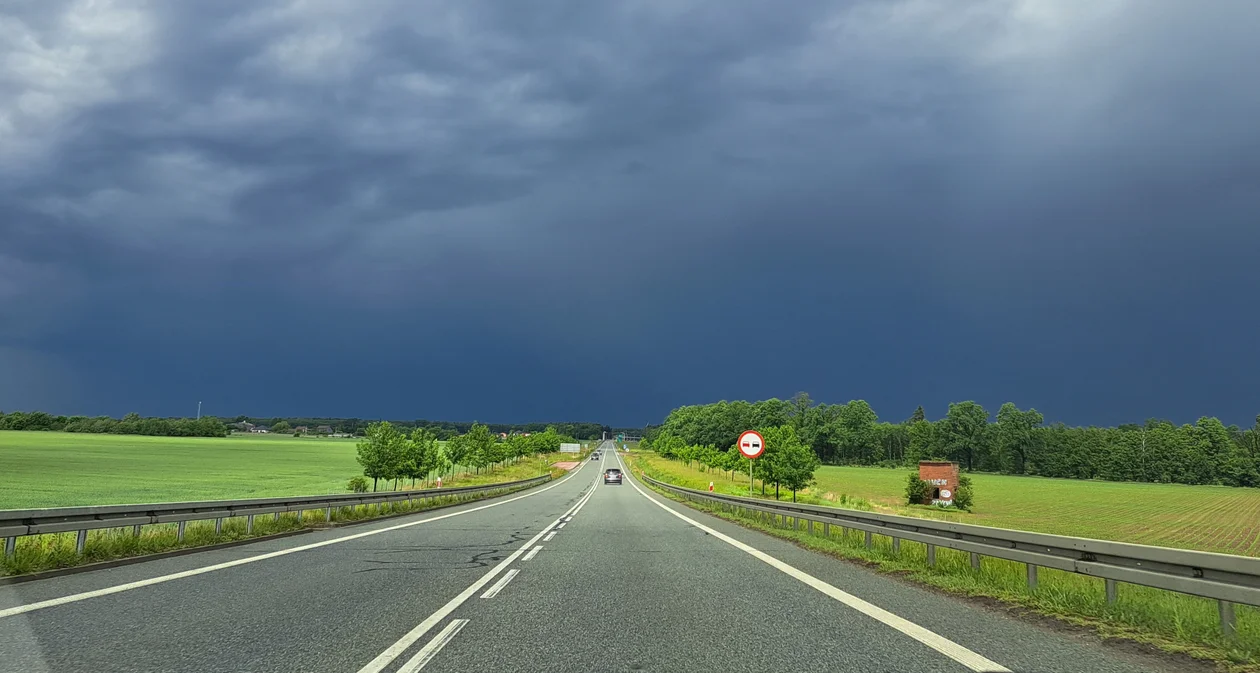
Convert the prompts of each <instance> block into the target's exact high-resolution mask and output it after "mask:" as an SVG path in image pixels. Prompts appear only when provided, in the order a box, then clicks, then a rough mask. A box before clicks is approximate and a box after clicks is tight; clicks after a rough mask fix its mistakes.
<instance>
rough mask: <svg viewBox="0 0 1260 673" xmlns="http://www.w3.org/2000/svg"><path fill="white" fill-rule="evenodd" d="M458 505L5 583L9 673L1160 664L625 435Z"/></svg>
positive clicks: (3, 645)
mask: <svg viewBox="0 0 1260 673" xmlns="http://www.w3.org/2000/svg"><path fill="white" fill-rule="evenodd" d="M601 448H602V449H603V458H602V460H600V461H589V460H588V461H585V462H583V463H582V464H581V465H580V466H579V467H578V468H577V469H576V470H574V471H573V472H571V473H570V474H569V475H567V476H566V477H564V478H562V479H560V480H557V481H555V482H552V483H550V484H547V485H545V486H542V487H539V488H535V489H531V490H529V491H524V492H518V493H515V494H512V495H509V496H504V497H501V498H496V499H493V500H485V501H481V502H477V503H471V504H467V505H463V506H460V507H457V508H450V509H444V510H437V511H434V512H428V513H422V514H416V515H410V516H407V517H402V518H395V519H390V520H386V521H379V522H374V523H372V524H367V525H363V526H355V527H347V528H340V529H334V530H328V531H319V532H315V533H309V534H305V535H299V536H296V537H292V538H287V539H283V540H272V541H264V542H259V543H256V544H252V545H245V546H241V547H235V548H232V549H226V550H219V551H207V552H204V553H199V554H192V555H188V556H182V557H177V558H167V559H159V560H154V561H151V562H146V563H139V564H135V565H130V566H124V567H118V568H111V569H105V570H99V571H92V572H86V573H80V574H75V575H69V576H64V577H58V578H50V579H46V580H39V581H34V582H27V583H23V584H17V585H10V586H5V587H0V672H3V673H9V672H14V673H17V672H21V673H39V672H43V671H58V672H59V671H93V672H96V673H108V672H115V671H116V672H120V673H121V672H127V673H131V672H139V671H162V672H164V673H165V672H181V673H182V672H189V673H191V672H203V671H241V672H244V671H249V672H251V673H257V672H270V671H286V672H288V671H292V672H295V673H296V672H301V673H322V672H334V671H336V672H345V673H355V672H358V673H379V672H381V671H385V672H389V673H396V672H400V671H401V672H405V673H414V672H415V671H419V670H424V671H426V672H434V673H436V672H455V671H459V672H472V671H495V672H496V673H502V672H503V671H558V672H572V673H587V672H590V671H723V672H726V671H784V670H800V671H856V672H861V673H875V672H879V671H888V672H896V673H915V672H923V673H942V672H959V673H965V672H967V671H984V670H995V671H1001V670H1010V671H1046V672H1077V671H1090V672H1096V673H1139V672H1142V671H1150V670H1152V669H1153V668H1154V669H1156V670H1158V668H1161V667H1162V665H1161V664H1159V662H1158V661H1154V662H1153V661H1152V660H1150V659H1148V658H1146V657H1139V656H1138V655H1132V654H1125V653H1122V652H1119V651H1116V650H1114V649H1109V648H1105V647H1103V646H1101V645H1098V644H1096V643H1093V642H1091V641H1089V640H1088V639H1084V638H1080V637H1077V636H1074V635H1071V634H1067V633H1063V632H1060V631H1055V630H1050V629H1047V628H1044V627H1041V626H1036V625H1033V624H1029V623H1026V622H1022V621H1019V620H1015V619H1011V618H1010V617H1008V616H1005V615H1003V614H1002V613H1000V612H997V611H992V610H989V609H986V608H984V607H980V606H977V605H974V604H971V603H968V602H965V601H960V600H957V599H953V598H950V597H947V596H943V595H940V594H937V593H934V592H932V591H928V590H924V589H919V588H917V587H914V586H910V585H908V584H906V583H903V582H900V581H897V580H895V579H892V578H889V577H886V576H881V575H879V574H877V573H874V572H872V571H869V570H866V569H864V568H861V567H859V566H856V565H854V564H850V563H845V562H840V561H836V560H835V559H831V558H827V557H825V556H821V555H818V554H815V553H812V552H809V551H805V550H802V549H800V548H797V547H795V546H794V545H791V544H789V543H787V542H784V541H782V540H779V539H776V538H773V537H770V536H767V535H764V534H762V533H758V532H755V531H749V530H746V529H743V528H740V527H739V526H736V525H733V524H730V523H728V522H725V521H722V520H720V519H716V518H714V517H710V516H708V515H705V514H702V513H700V512H697V511H695V510H692V509H690V508H687V507H685V506H682V505H680V504H678V503H675V502H672V501H670V500H667V499H665V498H662V497H661V496H659V495H658V494H656V493H654V492H651V491H649V490H648V489H647V488H646V487H644V486H643V485H642V484H640V483H638V482H637V481H636V480H634V479H632V478H629V476H628V472H627V479H626V480H625V483H624V484H623V485H621V486H616V485H608V486H605V485H603V484H602V479H601V475H602V469H603V468H608V467H621V468H622V469H623V470H624V469H625V466H624V465H622V464H621V457H620V456H618V455H617V454H616V453H615V451H613V450H612V443H611V442H606V443H605V444H604V445H603V446H602V447H601Z"/></svg>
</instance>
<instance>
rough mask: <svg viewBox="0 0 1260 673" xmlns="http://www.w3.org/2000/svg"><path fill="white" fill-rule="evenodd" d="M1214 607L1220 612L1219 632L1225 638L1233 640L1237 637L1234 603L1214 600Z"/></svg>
mask: <svg viewBox="0 0 1260 673" xmlns="http://www.w3.org/2000/svg"><path fill="white" fill-rule="evenodd" d="M1216 609H1217V611H1218V612H1220V613H1221V634H1222V635H1224V636H1225V640H1228V641H1230V642H1233V641H1234V640H1237V639H1238V622H1237V621H1235V617H1234V604H1233V603H1231V602H1229V601H1216Z"/></svg>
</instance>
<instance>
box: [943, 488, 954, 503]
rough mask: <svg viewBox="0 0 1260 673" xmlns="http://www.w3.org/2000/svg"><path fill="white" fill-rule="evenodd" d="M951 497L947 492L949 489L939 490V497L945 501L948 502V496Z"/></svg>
mask: <svg viewBox="0 0 1260 673" xmlns="http://www.w3.org/2000/svg"><path fill="white" fill-rule="evenodd" d="M951 495H953V494H952V493H950V492H949V489H948V488H942V489H941V497H942V498H944V499H945V500H949V496H951Z"/></svg>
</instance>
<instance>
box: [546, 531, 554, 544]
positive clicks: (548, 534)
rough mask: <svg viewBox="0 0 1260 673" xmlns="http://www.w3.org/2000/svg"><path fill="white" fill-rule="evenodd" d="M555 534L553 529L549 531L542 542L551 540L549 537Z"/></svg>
mask: <svg viewBox="0 0 1260 673" xmlns="http://www.w3.org/2000/svg"><path fill="white" fill-rule="evenodd" d="M555 536H556V531H554V530H553V531H551V532H550V533H547V537H545V538H543V542H551V538H553V537H555Z"/></svg>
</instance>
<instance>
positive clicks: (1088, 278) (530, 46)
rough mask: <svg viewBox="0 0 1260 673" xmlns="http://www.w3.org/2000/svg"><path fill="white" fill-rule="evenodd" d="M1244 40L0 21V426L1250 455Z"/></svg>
mask: <svg viewBox="0 0 1260 673" xmlns="http://www.w3.org/2000/svg"><path fill="white" fill-rule="evenodd" d="M527 6H528V9H527V8H526V7H527ZM1256 25H1260V3H1256V2H1254V1H1251V0H1220V1H1219V2H1209V3H1188V2H1182V1H1180V0H1114V1H1110V2H1063V1H1061V0H1022V1H1018V2H1010V1H1009V0H977V1H958V2H924V1H922V0H869V1H853V2H835V1H828V2H812V1H806V0H802V1H799V2H791V3H769V2H743V1H735V0H712V1H707V2H687V1H684V0H669V1H668V2H665V1H659V0H633V1H632V0H626V1H622V0H610V1H608V2H596V3H591V2H558V1H557V2H538V3H512V2H502V1H498V0H493V1H492V0H485V1H481V0H450V1H444V0H437V1H433V2H414V1H413V0H370V1H368V0H359V1H356V2H345V3H340V2H332V1H331V0H324V1H319V2H288V1H285V2H276V1H270V0H232V1H227V0H218V1H216V2H213V3H211V2H203V3H178V2H176V3H172V2H141V1H130V0H116V1H115V2H96V3H78V2H74V3H72V2H59V1H53V0H18V1H17V2H16V4H15V3H13V2H8V3H5V7H4V8H3V9H0V32H3V34H4V35H5V36H6V39H5V40H3V41H0V409H5V410H13V409H23V408H25V409H30V408H44V409H50V410H54V411H58V412H63V413H89V414H96V413H109V414H113V415H120V414H123V413H126V412H128V411H132V410H134V411H138V412H141V413H143V414H160V415H166V414H191V413H194V412H195V410H196V404H197V401H198V400H201V401H203V402H204V403H205V407H204V408H205V410H206V412H207V413H213V414H220V415H225V416H232V415H236V414H241V413H245V414H254V415H272V414H275V415H287V414H303V415H306V414H309V415H334V416H359V417H366V418H374V417H394V418H416V417H421V418H441V419H452V420H455V419H459V420H470V419H480V420H486V421H501V422H514V421H533V420H591V421H599V422H605V423H610V424H614V425H639V424H643V423H647V422H657V421H659V420H660V419H662V418H663V417H664V415H665V414H666V413H667V412H668V411H669V410H670V409H671V408H673V407H675V406H678V405H681V404H690V403H698V402H707V401H713V400H717V399H723V398H726V399H734V398H748V399H757V398H765V397H770V396H778V397H787V396H790V395H792V394H793V393H795V392H797V391H799V390H805V391H808V392H810V393H811V394H812V395H813V396H814V398H815V399H818V400H822V401H828V402H843V401H847V400H849V399H852V398H864V399H866V400H868V401H869V402H871V404H872V405H873V406H874V407H875V409H876V411H877V412H879V413H880V414H881V416H882V417H883V418H884V419H886V420H900V419H903V418H905V417H907V416H908V415H909V414H910V413H911V411H912V410H913V409H914V407H915V406H916V405H918V404H922V405H924V406H925V408H926V409H927V411H928V414H929V416H930V417H939V416H941V415H943V414H944V411H945V406H946V405H947V403H948V402H950V401H957V400H964V399H975V400H977V401H979V402H981V403H982V404H984V405H986V406H987V407H988V408H989V409H990V410H991V411H995V410H996V408H997V407H998V406H999V405H1000V404H1001V403H1002V402H1003V401H1006V400H1011V401H1015V402H1016V403H1017V404H1019V405H1020V406H1021V407H1024V406H1034V407H1036V408H1038V409H1039V410H1041V411H1042V412H1043V413H1044V414H1045V415H1046V417H1047V419H1048V420H1052V421H1058V420H1062V421H1064V422H1067V423H1070V424H1089V423H1098V424H1115V423H1122V422H1128V421H1141V420H1142V419H1145V418H1147V417H1150V416H1159V417H1165V418H1170V419H1173V420H1177V421H1192V420H1194V419H1195V418H1196V417H1198V416H1200V415H1205V414H1206V415H1217V416H1220V417H1221V418H1222V419H1223V420H1225V422H1226V423H1240V424H1247V425H1249V424H1250V422H1251V419H1252V418H1253V417H1254V416H1255V414H1256V413H1260V124H1257V122H1256V120H1257V119H1260V88H1258V87H1257V86H1256V85H1255V83H1256V82H1257V81H1260V42H1257V41H1256V40H1255V39H1254V27H1255V26H1256Z"/></svg>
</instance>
